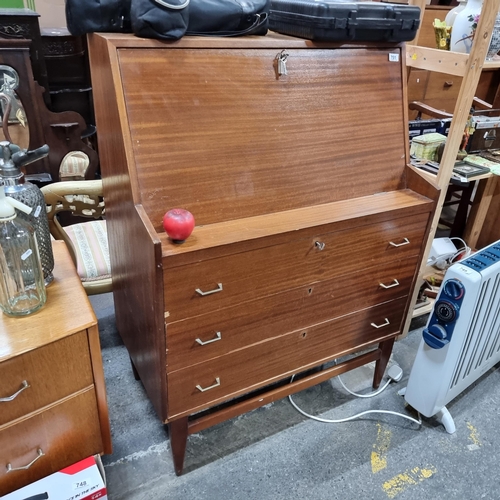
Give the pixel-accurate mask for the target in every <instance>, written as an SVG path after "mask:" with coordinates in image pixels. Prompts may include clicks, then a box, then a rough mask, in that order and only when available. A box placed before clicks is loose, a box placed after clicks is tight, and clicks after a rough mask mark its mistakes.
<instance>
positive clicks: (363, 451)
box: [91, 294, 500, 500]
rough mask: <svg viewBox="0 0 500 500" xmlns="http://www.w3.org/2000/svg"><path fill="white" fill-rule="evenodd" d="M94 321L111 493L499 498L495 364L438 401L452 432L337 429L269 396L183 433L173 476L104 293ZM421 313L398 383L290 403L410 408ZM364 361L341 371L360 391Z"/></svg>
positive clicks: (384, 419)
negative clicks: (361, 395)
mask: <svg viewBox="0 0 500 500" xmlns="http://www.w3.org/2000/svg"><path fill="white" fill-rule="evenodd" d="M91 301H92V304H93V306H94V309H95V311H96V314H97V316H98V318H99V326H100V332H101V343H102V353H103V361H104V370H105V376H106V384H107V391H108V402H109V412H110V418H111V431H112V440H113V446H114V451H113V454H112V455H108V456H104V457H103V463H104V465H105V471H106V477H107V486H108V495H109V498H110V499H111V500H118V499H120V500H121V499H127V500H139V499H141V500H142V499H144V500H145V499H147V500H156V499H159V500H160V499H161V500H196V499H203V500H212V499H214V500H215V499H217V500H239V499H244V500H254V499H255V500H267V499H272V500H280V499H283V500H285V499H286V500H293V499H311V500H312V499H314V500H316V499H317V500H322V499H325V500H326V499H328V500H336V499H338V500H351V499H353V500H354V499H356V500H357V499H369V500H379V499H380V500H387V499H393V498H396V499H397V500H420V499H422V500H428V499H430V498H436V499H460V500H476V499H480V498H485V499H491V500H497V499H499V498H500V493H499V492H498V490H499V487H500V475H499V461H498V451H497V450H499V449H500V432H498V428H499V425H498V424H499V422H500V417H499V410H498V409H499V407H500V383H499V382H500V373H499V371H498V366H497V367H496V369H492V370H490V371H489V372H487V373H486V374H485V375H484V376H483V377H482V378H481V379H479V380H478V381H477V382H476V384H474V385H473V386H471V387H470V388H469V389H468V390H466V391H465V392H463V393H462V394H461V395H460V396H459V397H458V398H456V399H455V400H454V401H453V402H452V403H450V404H449V405H448V409H449V410H450V412H451V414H452V416H453V418H454V420H455V424H456V426H457V432H456V433H455V434H453V435H449V434H447V433H446V432H445V431H444V428H443V427H442V426H441V425H439V424H438V423H437V422H436V421H434V420H432V419H425V420H424V422H423V425H422V426H421V427H419V426H418V425H417V424H414V423H411V422H409V421H407V420H405V419H402V418H399V417H396V416H391V415H367V416H365V417H364V418H362V419H359V420H355V421H352V422H348V423H343V424H325V423H320V422H315V421H313V420H310V419H306V418H305V417H303V416H302V415H300V414H299V413H298V412H297V411H296V410H295V409H294V408H293V407H292V406H291V404H290V403H289V401H288V399H284V400H281V401H278V402H276V403H274V404H271V405H268V406H265V407H263V408H260V409H258V410H255V411H253V412H250V413H248V414H245V415H242V416H240V417H238V418H235V419H233V420H229V421H227V422H224V423H222V424H219V425H217V426H215V427H212V428H210V429H206V430H204V431H202V432H200V433H198V434H194V435H192V436H190V437H189V439H188V446H187V452H186V460H185V469H184V470H185V473H184V475H182V476H181V477H177V476H175V473H174V470H173V465H172V459H171V454H170V445H169V442H168V436H167V431H166V428H164V426H163V425H162V424H161V423H160V421H159V420H158V418H157V417H156V414H155V412H154V410H153V408H152V406H151V404H150V403H149V401H148V399H147V397H146V395H145V392H144V390H143V388H142V385H141V383H140V382H137V381H135V380H134V378H133V375H132V371H131V368H130V363H129V359H128V355H127V352H126V350H125V348H124V346H123V344H122V343H121V340H120V338H119V336H118V334H117V332H116V327H115V322H114V310H113V302H112V296H111V295H109V294H108V295H101V296H94V297H91ZM424 320H425V318H424V319H423V320H422V319H421V320H420V321H415V322H414V323H413V324H412V331H411V333H410V334H409V335H408V337H407V338H405V339H403V340H401V341H399V342H397V343H396V345H395V348H394V353H393V360H394V361H396V362H397V363H398V364H399V365H400V366H401V368H402V369H403V372H404V376H403V380H402V381H401V382H399V383H397V384H391V385H390V386H389V387H388V388H387V390H386V391H384V392H383V393H382V394H380V395H379V396H377V397H375V398H371V399H358V398H355V397H353V396H350V395H349V394H347V393H346V392H345V391H344V390H343V389H342V387H341V386H340V385H339V383H338V380H336V379H332V380H331V381H329V382H325V383H323V384H320V385H318V386H316V387H313V388H311V389H308V390H306V391H303V392H301V393H299V394H297V395H296V396H295V397H294V400H295V401H296V402H297V404H299V406H301V407H302V408H303V409H304V410H306V411H308V412H309V413H313V414H321V415H322V417H325V418H333V419H338V418H343V417H346V416H349V415H352V414H355V413H358V412H361V411H364V410H367V409H386V410H393V411H398V412H402V413H406V414H409V415H413V414H412V412H411V411H410V410H408V409H406V408H405V404H404V399H403V398H402V397H401V396H398V394H397V391H398V390H399V389H401V388H403V387H404V386H405V381H406V380H407V379H408V376H409V372H410V369H411V366H412V363H413V359H414V357H415V353H416V348H417V346H418V343H419V342H420V337H421V327H422V326H423V323H424ZM371 376H372V368H371V367H370V366H367V367H362V368H359V369H358V370H355V371H353V372H350V373H348V374H345V375H344V376H343V380H344V382H345V383H346V384H347V385H348V387H350V388H352V389H354V390H358V391H361V392H362V391H363V390H368V389H369V387H370V381H371Z"/></svg>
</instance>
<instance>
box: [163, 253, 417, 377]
mask: <svg viewBox="0 0 500 500" xmlns="http://www.w3.org/2000/svg"><path fill="white" fill-rule="evenodd" d="M416 264H417V257H411V258H409V259H406V260H403V261H397V262H390V263H388V264H387V265H386V266H384V267H383V268H370V269H366V270H362V271H358V272H357V273H352V274H350V275H348V276H345V277H343V278H334V279H333V280H328V281H323V282H317V283H313V284H310V285H306V286H304V287H300V288H296V289H293V290H289V291H287V292H284V293H280V294H275V295H271V296H270V297H265V298H262V299H257V300H254V301H250V302H245V303H243V304H240V305H237V306H234V307H229V308H227V309H224V310H222V311H217V312H215V313H209V314H204V315H202V316H196V317H194V318H189V319H187V320H182V321H177V322H175V323H170V324H167V326H166V331H167V349H168V355H167V370H168V371H175V370H179V369H181V368H185V367H187V366H190V365H194V364H196V363H200V362H203V361H207V360H209V359H211V358H214V357H217V356H221V355H223V354H227V353H228V352H231V351H234V350H236V349H241V348H244V347H247V346H249V345H252V344H255V343H257V342H262V341H263V340H266V339H268V338H272V337H278V336H280V335H283V334H285V333H287V332H290V331H292V330H295V329H297V328H304V327H307V326H310V325H315V324H318V323H322V322H324V321H328V320H330V319H333V318H336V317H338V316H343V315H345V314H349V313H351V312H354V311H357V310H360V309H366V308H368V307H371V306H374V305H376V304H379V303H383V302H387V301H390V300H394V299H396V298H398V297H402V296H406V295H408V293H409V291H410V286H411V283H412V281H413V276H414V274H415V268H416Z"/></svg>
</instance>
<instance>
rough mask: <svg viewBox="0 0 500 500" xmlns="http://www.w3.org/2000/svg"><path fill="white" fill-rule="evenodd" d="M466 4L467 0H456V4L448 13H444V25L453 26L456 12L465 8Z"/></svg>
mask: <svg viewBox="0 0 500 500" xmlns="http://www.w3.org/2000/svg"><path fill="white" fill-rule="evenodd" d="M466 5H467V0H458V5H457V6H456V7H453V9H451V10H450V11H449V12H448V14H446V17H445V19H444V22H445V23H446V26H453V23H454V22H455V18H456V17H457V15H458V13H459V12H462V11H463V10H464V9H465V7H466Z"/></svg>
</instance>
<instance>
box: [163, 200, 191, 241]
mask: <svg viewBox="0 0 500 500" xmlns="http://www.w3.org/2000/svg"><path fill="white" fill-rule="evenodd" d="M163 228H164V229H165V231H166V233H167V234H168V235H169V236H170V238H171V239H172V240H173V241H177V242H180V241H184V240H185V239H186V238H188V237H189V235H190V234H191V233H192V232H193V229H194V217H193V214H192V213H191V212H189V210H184V209H183V208H173V209H172V210H169V211H168V212H167V213H166V214H165V215H164V216H163Z"/></svg>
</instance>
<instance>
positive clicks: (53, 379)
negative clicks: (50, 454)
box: [0, 330, 93, 426]
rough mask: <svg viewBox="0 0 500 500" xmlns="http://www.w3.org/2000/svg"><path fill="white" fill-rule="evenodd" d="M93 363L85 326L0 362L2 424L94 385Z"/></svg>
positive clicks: (0, 412)
mask: <svg viewBox="0 0 500 500" xmlns="http://www.w3.org/2000/svg"><path fill="white" fill-rule="evenodd" d="M91 366H92V363H91V361H90V352H89V345H88V339H87V332H86V330H84V331H82V332H79V333H76V334H74V335H71V336H69V337H66V338H64V339H62V340H59V341H57V342H53V343H51V344H49V345H46V346H44V347H40V348H39V349H35V350H34V351H30V352H27V353H25V354H22V355H20V356H17V357H14V358H11V359H9V360H7V361H4V362H3V363H0V426H1V425H3V424H5V423H7V422H10V421H11V420H14V419H16V418H18V417H21V416H23V415H26V414H28V413H31V412H33V411H35V410H38V409H39V408H42V407H44V406H46V405H48V404H50V403H53V402H55V401H58V400H59V399H62V398H64V397H66V396H69V395H70V394H73V393H75V392H77V391H79V390H80V389H83V388H85V387H88V386H90V385H92V383H93V376H92V370H91ZM16 394H17V395H16Z"/></svg>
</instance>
